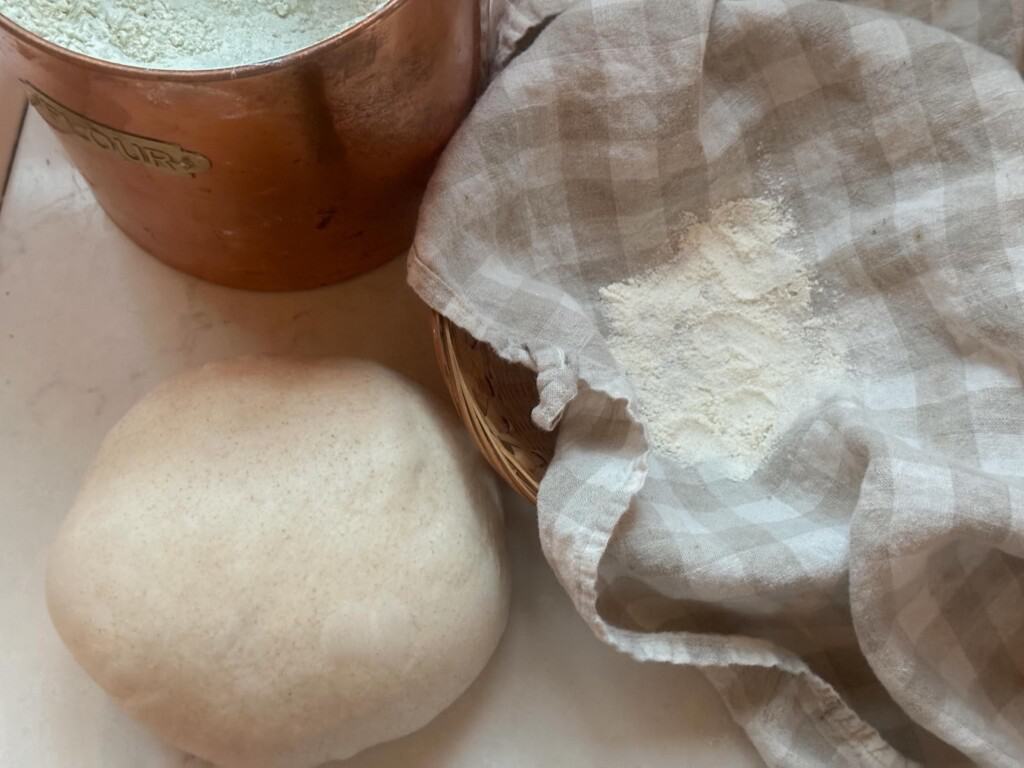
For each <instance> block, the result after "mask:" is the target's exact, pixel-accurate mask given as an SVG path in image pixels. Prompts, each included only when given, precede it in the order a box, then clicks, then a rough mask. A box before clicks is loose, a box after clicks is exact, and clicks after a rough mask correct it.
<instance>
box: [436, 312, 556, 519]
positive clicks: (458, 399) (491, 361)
mask: <svg viewBox="0 0 1024 768" xmlns="http://www.w3.org/2000/svg"><path fill="white" fill-rule="evenodd" d="M433 329H434V350H435V353H436V354H437V361H438V365H439V366H440V368H441V375H442V376H443V377H444V380H445V383H446V384H447V385H448V391H449V392H450V393H451V397H452V401H453V402H454V403H455V409H456V410H457V411H458V413H459V417H460V418H461V419H462V421H463V423H464V424H465V425H466V428H467V429H468V430H469V434H470V435H471V436H472V438H473V441H474V442H475V443H476V445H477V447H478V448H479V449H480V452H481V453H482V454H483V456H484V458H485V459H486V460H487V463H488V464H490V465H491V466H492V467H493V468H494V470H495V471H496V472H497V473H498V474H499V475H500V476H501V477H502V479H503V480H505V481H506V482H507V483H508V484H509V485H510V486H511V487H512V488H513V489H515V491H517V492H518V493H519V494H520V495H522V496H523V497H525V498H526V499H527V500H529V501H531V502H534V503H536V501H537V489H538V487H539V486H540V481H541V478H543V476H544V471H545V470H546V469H547V467H548V465H549V464H550V463H551V459H552V457H553V456H554V452H555V434H553V433H549V432H544V431H543V430H541V429H539V428H538V427H536V426H535V425H534V424H533V422H532V421H531V420H530V412H531V411H532V410H533V407H534V406H535V405H536V403H537V386H536V379H535V375H534V373H533V372H532V371H530V370H529V369H527V368H525V367H523V366H519V365H514V364H512V363H509V362H507V361H505V360H502V359H501V358H500V357H499V356H498V354H497V353H496V352H495V351H494V350H493V349H491V348H490V347H489V346H487V345H486V344H484V343H482V342H479V341H477V340H476V339H474V338H473V337H472V336H470V335H469V334H468V333H466V332H465V331H463V330H462V329H461V328H459V327H458V326H457V325H455V324H454V323H452V322H451V321H450V320H448V318H446V317H444V316H442V315H439V314H437V313H434V315H433Z"/></svg>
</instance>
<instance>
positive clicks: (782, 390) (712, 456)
mask: <svg viewBox="0 0 1024 768" xmlns="http://www.w3.org/2000/svg"><path fill="white" fill-rule="evenodd" d="M792 230H793V223H792V221H791V219H790V218H789V217H788V216H787V214H786V213H785V211H784V210H783V208H782V207H781V205H780V204H779V203H778V202H776V201H773V200H767V199H749V200H739V201H735V202H731V203H727V204H725V205H722V206H720V207H719V208H717V209H715V210H714V211H712V212H711V214H710V216H709V217H708V219H707V220H706V221H693V222H692V223H691V224H690V225H689V226H688V227H686V228H685V230H684V231H683V233H682V236H681V237H680V239H679V242H678V244H677V247H676V248H675V253H674V255H673V257H672V258H670V259H669V260H668V261H667V262H666V263H665V264H663V265H662V266H660V267H659V268H658V269H655V270H653V271H652V272H650V273H648V274H645V275H641V276H638V277H636V278H634V279H632V280H627V281H624V282H621V283H616V284H613V285H610V286H607V287H606V288H604V289H602V291H601V299H602V308H603V311H604V313H605V316H606V318H607V319H608V322H609V325H610V327H611V335H610V339H609V341H610V344H611V348H612V352H613V354H614V355H615V357H616V359H617V360H618V362H619V364H620V365H622V366H623V367H624V368H625V369H626V371H627V372H628V373H629V375H630V378H631V380H632V381H633V383H634V386H635V388H636V390H637V395H638V400H639V402H638V403H637V407H638V410H639V413H640V417H641V419H642V420H643V421H644V423H645V425H646V426H647V429H648V434H649V436H650V438H651V441H652V443H653V445H654V447H655V448H656V449H658V450H660V451H661V452H662V453H664V454H666V455H668V456H669V457H671V458H673V459H675V460H676V461H679V462H680V463H682V464H685V465H691V464H696V463H699V462H704V461H715V462H716V463H718V464H719V466H720V468H721V469H722V471H723V472H724V474H725V475H726V476H728V477H731V478H733V479H737V480H739V479H744V478H746V477H749V476H750V475H751V474H752V473H753V472H754V470H755V469H756V468H757V466H758V464H759V463H760V461H761V460H762V459H763V458H764V456H765V455H766V454H767V453H768V452H770V451H771V449H772V448H773V447H774V446H775V444H776V443H777V441H778V439H779V438H780V437H781V436H782V434H784V433H785V431H786V430H787V429H788V428H789V427H790V426H791V425H792V424H793V422H794V421H795V419H796V418H797V417H798V416H799V415H800V414H801V413H802V412H803V411H805V410H806V409H807V408H808V407H809V406H812V405H813V404H814V403H815V402H816V400H817V399H818V398H819V397H821V395H822V394H823V393H826V392H828V391H834V390H835V389H836V388H838V387H839V386H841V385H842V382H843V380H844V379H845V378H846V375H847V371H846V364H845V360H844V354H843V351H842V349H841V346H840V343H839V339H838V337H837V335H836V334H835V333H834V332H833V329H832V328H831V327H830V324H829V322H828V321H827V319H823V318H821V317H819V316H817V315H816V314H815V313H814V311H813V307H812V291H813V290H814V287H815V280H814V276H813V273H812V272H811V271H809V269H808V266H807V265H806V263H805V261H804V259H803V257H802V256H801V254H800V253H799V252H798V251H796V250H795V249H794V248H792V247H790V246H789V245H787V242H788V239H789V238H788V237H787V236H788V235H790V234H792Z"/></svg>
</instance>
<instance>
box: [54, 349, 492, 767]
mask: <svg viewBox="0 0 1024 768" xmlns="http://www.w3.org/2000/svg"><path fill="white" fill-rule="evenodd" d="M502 531H503V527H502V519H501V512H500V508H499V504H498V499H497V494H496V488H495V487H494V485H493V481H492V480H491V477H490V475H489V473H488V472H487V471H486V470H485V468H484V467H483V466H482V465H481V463H480V461H479V460H478V459H477V458H476V456H475V454H474V452H473V451H471V450H470V448H469V446H468V445H467V444H466V443H465V441H464V440H462V439H460V432H459V431H458V430H456V429H455V427H454V426H453V424H452V423H451V421H450V420H449V419H448V418H447V415H446V414H445V413H444V412H443V411H442V410H441V408H440V407H439V406H438V405H436V404H435V403H434V402H433V401H432V400H430V399H429V398H428V397H427V396H425V395H424V394H423V393H422V392H421V391H420V390H419V389H418V388H416V387H415V386H413V385H412V384H410V383H409V382H407V381H406V380H404V379H403V378H401V377H399V376H398V375H396V374H394V373H392V372H390V371H388V370H385V369H383V368H380V367H378V366H376V365H373V364H370V363H364V362H351V361H344V362H298V361H282V360H272V359H246V360H240V361H235V362H229V363H224V364H218V365H211V366H207V367H206V368H203V369H201V370H199V371H196V372H193V373H189V374H187V375H185V376H182V377H180V378H178V379H175V380H173V381H171V382H169V383H167V384H165V385H163V386H162V387H160V388H158V389H157V390H156V391H155V392H153V393H152V394H150V395H149V396H148V397H146V398H145V399H144V400H143V401H142V402H140V403H139V404H138V405H136V406H135V407H134V408H133V409H132V410H131V411H130V412H129V413H128V415H127V416H125V417H124V419H123V420H122V421H121V422H120V423H119V424H118V425H117V426H116V427H115V428H114V429H113V431H112V432H111V433H110V435H109V436H108V437H107V438H106V440H105V442H104V443H103V446H102V448H101V449H100V453H99V456H98V457H97V459H96V462H95V464H94V466H93V468H92V470H91V471H90V473H89V475H88V477H87V479H86V481H85V483H84V486H83V487H82V490H81V492H80V494H79V497H78V499H77V501H76V503H75V505H74V508H73V509H72V511H71V513H70V515H69V517H68V518H67V520H66V521H65V523H64V525H63V528H62V529H61V531H60V534H59V536H58V539H57V541H56V543H55V545H54V548H53V550H52V555H51V560H50V568H49V574H48V583H47V596H48V601H49V607H50V614H51V616H52V617H53V622H54V624H55V625H56V627H57V630H58V631H59V633H60V635H61V637H62V638H63V639H64V642H65V643H66V644H67V646H68V648H69V649H70V650H71V652H72V653H73V654H74V656H75V658H76V659H77V660H78V661H79V663H80V664H81V665H82V666H83V667H84V668H85V669H86V670H87V671H88V672H89V674H90V675H91V676H92V677H93V678H95V680H96V681H97V682H98V683H99V684H100V685H101V686H103V688H105V689H106V690H107V691H108V692H109V693H110V695H111V696H113V697H114V698H115V699H116V700H117V701H118V702H120V704H121V705H122V706H123V707H124V708H125V709H126V710H127V711H128V712H129V713H131V714H132V715H133V716H134V717H136V718H138V719H139V720H140V721H142V722H143V723H145V724H146V725H148V726H150V727H151V728H152V729H153V730H154V731H156V733H157V734H159V735H160V736H162V737H163V738H164V739H165V740H167V741H168V742H170V743H171V744H174V745H175V746H177V747H179V748H180V749H183V750H185V751H188V752H192V753H194V754H196V755H199V756H201V757H204V758H206V759H208V760H210V761H212V762H214V763H215V764H217V765H221V766H229V767H231V768H234V767H236V766H237V767H238V768H242V767H243V766H244V768H261V767H262V766H267V767H273V768H278V767H279V766H288V767H290V766H296V767H298V768H308V767H309V766H314V765H318V764H320V763H322V762H325V761H328V760H332V759H339V758H345V757H348V756H350V755H352V754H354V753H355V752H358V751H359V750H361V749H364V748H365V747H368V746H370V745H372V744H376V743H378V742H381V741H385V740H388V739H394V738H396V737H399V736H402V735H404V734H407V733H409V732H411V731H413V730H415V729H417V728H420V727H421V726H423V725H425V724H426V723H427V722H429V721H430V720H431V719H432V718H433V717H434V716H435V715H437V714H438V713H440V712H441V711H442V710H443V709H444V708H445V707H447V706H448V705H449V704H451V703H452V701H454V700H455V699H456V698H457V697H458V696H459V695H460V694H461V693H462V692H463V690H465V689H466V687H467V686H468V685H469V684H470V683H471V682H472V681H473V679H474V678H475V677H476V676H477V674H478V673H479V672H480V670H481V669H482V668H483V667H484V665H485V663H486V662H487V659H488V657H489V656H490V655H491V652H492V651H493V650H494V647H495V645H496V644H497V642H498V639H499V638H500V636H501V633H502V631H503V629H504V627H505V621H506V618H507V614H508V577H507V572H506V566H505V560H504V554H503V553H504V545H503V538H502Z"/></svg>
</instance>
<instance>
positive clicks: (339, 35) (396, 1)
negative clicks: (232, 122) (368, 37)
mask: <svg viewBox="0 0 1024 768" xmlns="http://www.w3.org/2000/svg"><path fill="white" fill-rule="evenodd" d="M408 2H412V0H387V2H386V3H385V4H384V5H382V6H381V7H380V8H378V9H377V10H375V11H372V12H371V13H370V14H369V15H368V16H365V17H364V18H362V19H360V20H359V21H357V22H356V23H355V24H353V25H352V26H350V27H345V29H343V30H341V31H340V32H335V33H334V34H333V35H331V36H330V37H325V38H324V39H323V40H319V41H317V42H315V43H313V44H312V45H308V46H306V47H305V48H300V49H298V50H297V51H292V52H291V53H286V54H284V55H283V56H279V57H277V58H276V59H268V60H266V61H260V62H256V63H254V64H242V65H239V66H237V67H220V68H217V69H151V68H148V67H136V66H132V65H130V64H118V63H117V62H113V61H106V60H104V59H97V58H95V57H92V56H87V55H86V54H84V53H77V52H76V51H72V50H71V49H70V48H65V47H64V46H61V45H57V44H56V43H52V42H50V41H49V40H47V39H46V38H44V37H41V36H39V35H37V34H36V33H35V32H32V31H30V30H28V29H25V27H22V26H21V25H19V24H18V23H16V22H15V21H14V20H13V19H11V18H9V17H7V16H4V15H3V14H0V29H2V30H5V31H6V32H8V33H9V34H10V35H11V36H13V37H14V38H16V39H18V40H20V41H21V42H23V43H26V44H28V45H31V46H33V47H35V48H40V49H42V50H44V51H46V52H47V53H48V54H50V55H51V56H55V57H57V58H58V59H61V60H63V61H65V62H69V63H72V64H75V65H77V66H80V67H85V68H86V69H92V70H98V71H101V72H107V73H111V72H113V73H117V74H123V75H126V76H130V77H132V78H133V79H138V80H164V81H170V82H194V83H201V82H204V81H207V80H226V79H231V80H240V79H242V78H246V77H253V76H255V75H262V74H266V73H268V72H272V71H273V70H275V69H280V68H282V67H286V66H293V65H295V64H296V63H302V62H303V61H304V60H306V59H308V58H311V57H314V56H316V55H317V54H318V53H320V52H321V51H322V50H323V49H325V48H329V47H330V46H332V45H334V44H335V43H337V42H338V41H339V40H342V39H344V38H346V37H348V36H349V35H355V34H358V33H359V32H361V31H362V30H364V29H368V28H369V27H372V26H374V25H376V24H377V23H379V22H380V21H381V20H382V19H384V18H386V17H387V16H389V15H391V14H392V13H394V11H395V10H396V9H398V8H399V7H401V6H402V5H405V4H406V3H408Z"/></svg>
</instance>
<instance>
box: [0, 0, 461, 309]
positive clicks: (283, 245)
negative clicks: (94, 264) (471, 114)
mask: <svg viewBox="0 0 1024 768" xmlns="http://www.w3.org/2000/svg"><path fill="white" fill-rule="evenodd" d="M479 45H480V23H479V0H392V1H391V2H390V3H388V4H387V5H386V6H385V7H384V8H382V9H381V10H380V11H378V12H377V13H376V14H374V15H373V16H371V17H369V18H368V19H366V20H364V21H362V22H360V23H359V24H357V25H355V26H353V27H351V28H350V29H347V30H345V31H343V32H341V33H340V34H338V35H335V36H334V37H331V38H329V39H327V40H325V41H323V42H321V43H318V44H317V45H315V46H312V47H310V48H307V49H305V50H303V51H300V52H298V53H295V54H292V55H289V56H286V57H284V58H281V59H276V60H274V61H272V62H267V63H264V64H258V65H253V66H246V67H237V68H233V69H220V70H199V71H174V72H169V71H157V70H146V69H139V68H134V67H127V66H121V65H118V64H112V63H110V62H102V61H98V60H95V59H91V58H88V57H86V56H81V55H78V54H75V53H72V52H70V51H67V50H65V49H63V48H60V47H58V46H55V45H52V44H50V43H48V42H45V41H43V40H42V39H40V38H38V37H36V36H34V35H32V34H30V33H28V32H26V31H25V30H23V29H21V28H20V27H18V26H16V25H15V24H13V23H12V22H10V21H9V20H7V19H5V18H3V17H0V57H2V58H3V59H4V61H5V63H6V66H7V67H8V69H9V70H11V71H13V72H14V74H15V75H16V76H17V77H18V79H20V80H21V81H22V83H23V85H24V87H25V89H26V92H27V94H28V96H29V99H30V101H31V103H33V105H34V106H35V107H36V109H37V110H38V111H39V112H40V114H41V115H42V116H43V118H44V119H45V120H46V121H47V122H48V123H49V124H50V125H51V127H53V128H54V129H55V130H56V131H57V132H58V135H59V136H60V138H61V141H62V142H63V144H64V146H65V148H66V149H67V151H68V154H69V155H70V156H71V158H72V160H73V161H74V162H75V164H76V165H77V166H78V168H79V169H80V170H81V172H82V174H83V175H84V176H85V178H86V179H87V180H88V182H89V184H90V185H91V186H92V188H93V190H94V191H95V193H96V197H97V199H98V200H99V202H100V204H101V205H102V206H103V208H104V209H105V210H106V211H107V213H108V214H109V215H110V217H111V218H112V219H113V220H114V221H115V222H116V223H117V224H118V226H120V227H121V229H122V230H124V232H125V233H126V234H127V235H128V236H129V237H131V238H132V239H133V240H134V241H135V242H137V243H138V244H139V245H140V246H142V247H143V248H144V249H145V250H147V251H148V252H150V253H151V254H153V255H154V256H156V257H157V258H159V259H161V260H162V261H164V262H166V263H167V264H170V265H171V266H173V267H176V268H178V269H180V270H183V271H185V272H188V273H191V274H194V275H197V276H199V277H202V278H205V279H207V280H211V281H213V282H217V283H223V284H225V285H231V286H235V287H241V288H251V289H258V290H291V289H299V288H310V287H315V286H319V285H326V284H328V283H332V282H337V281H339V280H343V279H345V278H348V277H351V276H353V275H356V274H359V273H361V272H364V271H366V270H368V269H371V268H373V267H375V266H377V265H378V264H380V263H382V262H384V261H387V260H388V259H390V258H392V257H394V256H396V255H398V254H400V253H402V252H403V251H404V250H405V249H406V248H407V247H408V244H409V242H410V240H411V238H412V233H413V228H414V225H415V218H416V212H417V208H418V206H419V202H420V198H421V196H422V192H423V188H424V186H425V184H426V181H427V178H428V177H429V175H430V172H431V170H432V168H433V165H434V162H435V161H436V159H437V156H438V154H439V153H440V151H441V149H443V147H444V145H445V143H446V142H447V140H448V139H449V138H450V136H451V135H452V133H453V132H454V131H455V129H456V128H457V127H458V124H459V122H460V121H461V119H462V118H463V116H464V115H465V114H466V112H467V111H468V109H469V108H470V106H471V105H472V101H473V98H474V96H475V93H476V87H477V82H478V75H479V69H478V64H479Z"/></svg>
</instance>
